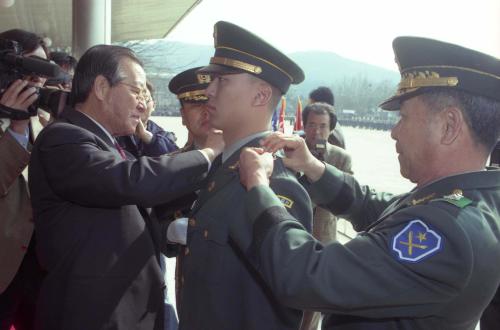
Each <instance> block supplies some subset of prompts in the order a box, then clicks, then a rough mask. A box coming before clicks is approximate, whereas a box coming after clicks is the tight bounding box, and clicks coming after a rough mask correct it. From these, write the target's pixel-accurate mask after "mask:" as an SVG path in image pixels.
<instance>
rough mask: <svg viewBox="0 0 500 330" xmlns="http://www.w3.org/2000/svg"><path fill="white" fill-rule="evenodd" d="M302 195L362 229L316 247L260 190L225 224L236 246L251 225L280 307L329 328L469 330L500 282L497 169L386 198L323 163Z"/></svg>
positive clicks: (254, 248)
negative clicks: (239, 216) (321, 317)
mask: <svg viewBox="0 0 500 330" xmlns="http://www.w3.org/2000/svg"><path fill="white" fill-rule="evenodd" d="M308 192H309V193H310V194H311V198H312V199H313V200H314V201H317V202H318V203H319V204H321V205H324V206H325V207H327V208H329V209H330V210H331V211H332V212H334V213H336V214H339V212H340V213H341V214H342V215H343V216H345V217H347V218H349V219H351V221H352V223H353V225H354V227H355V228H357V229H360V228H365V229H366V231H365V232H363V233H361V234H360V235H359V236H358V237H356V238H355V239H353V240H351V241H350V242H349V243H347V244H346V245H341V244H339V243H333V244H329V245H327V246H322V245H321V244H320V243H319V242H317V241H315V240H314V238H313V237H312V236H311V235H309V233H307V232H305V231H303V230H301V229H302V228H301V227H300V225H299V224H297V222H295V221H294V220H293V218H292V217H290V216H289V215H288V214H287V213H286V210H285V209H284V208H283V207H282V206H281V205H280V202H279V200H277V199H276V198H275V197H274V196H273V194H272V192H271V191H270V190H269V189H268V188H267V187H258V188H255V189H253V190H252V191H250V193H249V194H248V195H247V196H246V197H245V203H246V205H247V212H248V213H249V217H248V220H247V222H245V221H243V222H234V223H233V224H232V226H231V233H232V238H233V239H235V241H236V243H237V245H242V246H244V247H247V246H249V245H248V242H249V236H251V235H252V231H249V230H248V227H249V226H250V227H253V239H252V241H253V244H252V245H251V249H250V250H249V251H248V255H250V256H254V255H255V256H257V257H256V258H253V257H252V259H251V260H256V261H255V265H256V268H257V269H258V270H259V271H260V273H261V274H262V276H263V277H264V279H265V280H266V282H267V283H268V284H269V285H270V287H271V288H272V289H273V291H274V293H275V294H276V295H277V296H278V297H279V298H280V301H282V302H283V303H285V304H286V305H288V306H293V307H297V308H302V307H307V308H314V309H316V310H321V311H323V312H326V313H332V314H333V315H331V316H330V318H329V319H328V320H327V321H325V322H327V324H325V325H324V327H325V328H331V329H474V327H475V325H476V323H477V322H478V321H479V316H480V315H481V311H482V310H483V309H484V308H485V307H486V305H487V304H488V302H489V301H490V300H491V298H492V292H494V291H495V290H496V288H497V287H498V284H499V281H500V264H499V263H498V260H500V259H499V258H500V247H499V246H498V241H499V240H500V233H499V231H498V228H499V226H500V216H499V212H500V171H484V172H477V173H468V174H462V175H456V176H452V177H447V178H444V179H441V180H439V181H437V182H434V183H432V184H430V185H428V186H426V187H424V188H422V189H418V190H414V191H413V192H411V193H409V194H405V195H403V196H401V197H398V198H393V199H390V200H388V199H387V197H388V196H387V195H379V194H375V193H374V192H373V191H371V190H370V189H368V188H367V187H361V186H359V185H358V184H357V182H356V181H355V180H354V179H353V178H352V177H349V176H347V175H344V174H343V173H341V172H340V171H339V170H337V169H335V168H334V167H331V166H329V165H327V170H326V172H325V173H324V175H323V176H322V178H321V179H320V180H319V181H317V182H316V183H314V184H312V185H309V186H308ZM384 207H388V208H387V210H386V211H385V212H381V211H382V209H383V208H384ZM485 250H490V252H488V253H484V251H485ZM292 261H293V262H292ZM290 265H293V267H290Z"/></svg>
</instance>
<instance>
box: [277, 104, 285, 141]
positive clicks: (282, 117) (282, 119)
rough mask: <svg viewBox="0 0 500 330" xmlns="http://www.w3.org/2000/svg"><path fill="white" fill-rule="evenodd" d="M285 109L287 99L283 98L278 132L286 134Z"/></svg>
mask: <svg viewBox="0 0 500 330" xmlns="http://www.w3.org/2000/svg"><path fill="white" fill-rule="evenodd" d="M285 109H286V98H285V97H284V96H282V97H281V109H280V114H279V116H278V131H280V132H281V133H285Z"/></svg>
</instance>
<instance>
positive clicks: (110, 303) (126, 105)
mask: <svg viewBox="0 0 500 330" xmlns="http://www.w3.org/2000/svg"><path fill="white" fill-rule="evenodd" d="M145 87H146V75H145V73H144V70H143V67H142V64H141V62H140V60H139V59H138V58H137V57H136V55H135V54H134V53H133V52H132V51H131V50H129V49H127V48H124V47H119V46H109V45H99V46H95V47H92V48H90V49H89V50H88V51H87V52H86V53H85V54H84V55H83V57H82V58H81V59H80V62H79V63H78V66H77V68H76V72H75V77H74V81H73V90H72V100H73V105H74V110H70V109H68V110H66V111H65V113H64V114H63V115H62V116H61V117H62V118H61V120H60V121H57V122H55V123H53V124H51V125H50V126H48V127H47V128H46V129H45V130H44V131H42V133H41V134H40V135H39V138H38V140H37V142H36V143H35V146H34V150H33V153H32V157H31V163H30V180H29V182H30V190H31V194H32V204H33V210H34V216H35V227H36V230H37V238H38V246H37V250H38V255H39V257H40V261H41V263H42V264H43V266H44V267H46V268H47V270H48V275H47V277H46V279H45V281H44V283H43V285H42V290H41V293H40V299H39V304H38V306H37V307H38V311H37V326H38V329H47V330H48V329H51V330H56V329H72V330H75V329H162V327H163V324H162V323H163V315H162V309H163V295H164V290H163V288H164V286H165V284H164V280H163V276H162V272H161V269H160V263H159V257H160V253H161V252H162V251H163V250H164V249H165V247H166V241H167V239H166V228H165V225H164V224H162V223H159V222H158V221H157V220H156V219H155V218H154V217H151V216H150V213H149V211H148V209H146V207H150V206H154V205H155V204H159V203H161V202H165V201H168V200H170V199H173V198H176V197H179V196H181V195H183V194H186V193H187V192H189V191H193V190H195V189H198V188H199V186H200V181H201V179H202V178H203V176H204V174H205V173H206V172H207V170H208V168H209V164H210V162H211V161H212V160H213V159H214V158H215V156H217V154H218V153H220V150H221V148H222V144H223V143H222V140H221V139H220V137H218V136H215V135H213V136H212V141H211V143H208V145H211V146H213V147H207V148H205V149H202V150H199V151H192V152H187V153H182V154H178V155H175V156H160V157H156V158H147V157H140V158H138V159H131V158H129V159H127V157H126V155H125V154H124V151H123V150H122V149H120V148H119V147H115V146H117V145H118V144H117V143H116V140H115V138H114V136H119V135H127V134H132V133H133V132H134V131H135V129H136V126H137V124H138V122H139V120H140V115H141V113H142V112H143V111H145V104H144V102H145Z"/></svg>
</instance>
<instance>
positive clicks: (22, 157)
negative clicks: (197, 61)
mask: <svg viewBox="0 0 500 330" xmlns="http://www.w3.org/2000/svg"><path fill="white" fill-rule="evenodd" d="M0 39H7V40H11V41H15V42H17V43H18V44H19V45H20V47H21V49H22V52H21V55H20V56H24V57H29V58H34V57H36V59H39V60H41V61H42V60H47V61H48V60H52V61H53V62H54V63H57V65H58V66H59V67H60V68H61V70H62V72H64V74H61V75H59V76H57V77H46V76H43V75H41V74H36V73H32V74H30V75H25V76H22V77H20V78H19V79H15V80H14V81H13V82H11V83H10V85H8V87H7V88H5V90H2V91H0V93H1V97H0V106H1V107H2V108H5V109H7V110H8V111H11V112H10V113H17V116H16V117H15V116H11V117H10V118H0V121H1V122H0V123H1V129H0V154H1V157H0V330H9V329H11V327H15V329H16V330H31V329H40V330H58V329H61V330H63V329H64V330H67V329H70V330H77V329H82V330H88V329H144V330H146V329H148V330H152V329H154V330H172V329H178V328H179V329H190V330H192V329H194V330H197V329H249V330H250V329H255V330H257V329H258V330H261V329H273V330H275V329H301V330H315V329H318V328H319V327H321V328H322V329H345V330H348V329H450V330H451V329H454V330H469V329H471V330H472V329H475V327H476V325H477V324H478V323H479V321H480V320H481V329H482V330H485V329H486V330H489V329H498V328H499V326H500V320H499V315H500V311H499V306H498V299H499V296H498V294H497V291H498V288H499V284H500V266H499V265H498V263H497V262H496V261H497V260H499V258H500V245H499V240H500V170H498V168H497V167H495V166H492V167H488V166H487V165H488V164H489V163H490V165H498V157H497V156H498V155H497V153H496V152H497V151H496V150H497V147H495V146H496V145H497V143H498V141H499V139H500V94H499V93H498V91H499V90H500V60H499V59H497V58H494V57H492V56H489V55H486V54H483V53H480V52H477V51H474V50H471V49H467V48H464V47H461V46H458V45H453V44H449V43H445V42H441V41H437V40H432V39H426V38H420V37H399V38H396V39H395V40H394V42H393V48H394V52H395V56H396V61H397V62H398V65H399V69H400V72H401V82H400V84H399V86H398V89H397V91H396V92H395V94H394V96H393V97H391V98H389V99H388V100H385V101H383V102H382V104H381V107H382V108H383V109H385V110H388V111H399V113H400V119H399V121H398V123H397V125H396V126H395V127H394V128H393V129H392V131H391V137H392V138H393V139H394V140H395V141H396V149H397V152H398V160H399V164H400V171H401V175H402V176H403V177H404V178H406V179H408V180H410V181H411V182H413V183H415V185H416V186H415V188H414V189H413V190H411V191H410V192H408V193H405V194H402V195H397V196H395V195H392V194H390V193H387V192H377V191H375V190H373V189H370V187H368V186H364V185H361V184H360V183H358V182H357V180H356V179H355V173H353V171H352V160H351V156H350V155H349V153H348V151H347V150H346V138H345V136H344V134H343V132H342V129H341V127H340V125H338V123H337V116H336V113H335V104H334V100H335V99H334V95H333V93H332V91H331V90H330V89H328V88H326V87H319V88H317V89H315V90H313V91H312V92H311V94H310V95H309V98H310V99H309V104H308V105H307V106H306V107H305V108H304V111H303V114H302V115H303V123H304V136H303V137H302V136H297V135H285V134H282V133H277V132H271V131H270V127H271V119H272V116H273V112H274V111H275V109H276V107H277V105H278V103H279V101H280V99H281V97H282V96H283V95H284V94H286V93H287V91H288V89H289V87H290V85H291V84H299V83H301V82H302V81H303V80H304V79H305V74H307V73H304V72H303V70H302V69H301V68H300V67H299V66H298V65H297V64H296V63H295V62H294V61H293V60H291V59H290V58H289V57H288V56H286V55H285V54H283V53H282V52H281V51H279V50H278V49H276V48H275V47H274V46H273V45H271V44H269V43H268V42H266V41H265V40H263V39H261V38H260V37H259V36H257V35H255V34H253V33H252V32H250V31H247V30H245V29H243V28H241V27H240V26H238V25H235V24H233V23H229V22H225V21H219V22H217V23H216V24H215V26H214V45H215V46H214V48H215V49H214V55H213V57H211V59H210V61H209V63H207V65H206V66H204V67H196V68H190V69H188V70H185V71H183V72H180V73H179V74H178V75H176V76H175V77H173V78H172V80H171V81H170V84H169V86H168V89H169V90H170V92H171V93H173V94H175V95H176V96H177V98H178V100H179V107H180V113H181V116H182V124H183V125H184V126H185V127H186V129H187V131H188V141H187V143H186V145H184V146H182V147H179V146H178V145H177V144H176V137H175V135H174V134H173V133H171V132H168V131H166V130H164V129H163V128H161V127H160V126H158V125H157V124H156V123H154V122H153V121H152V120H151V118H150V117H151V114H152V113H153V111H154V108H155V99H154V86H152V84H151V83H150V82H149V81H148V79H147V75H146V73H145V71H144V66H143V64H142V62H141V60H140V58H139V57H138V56H137V54H135V53H134V52H133V51H132V50H130V49H128V48H126V47H122V46H113V45H96V46H93V47H91V48H90V49H88V50H87V51H86V52H85V53H84V54H83V55H82V57H81V58H80V59H79V60H77V59H75V58H74V57H72V56H71V55H70V54H66V53H62V52H52V53H51V52H50V51H49V50H48V49H47V47H46V46H45V44H44V42H43V39H42V38H41V37H40V36H38V35H37V34H35V33H32V32H28V31H24V30H18V29H14V30H9V31H5V32H3V33H0ZM47 78H48V79H47ZM44 85H50V86H52V87H51V88H56V89H60V90H63V91H65V92H67V93H68V94H69V97H68V101H67V104H65V109H64V111H63V112H61V113H59V112H51V115H52V117H51V118H50V119H48V118H47V117H46V116H45V115H43V116H36V111H35V112H34V113H33V106H35V105H36V101H37V98H38V97H39V92H38V91H39V89H40V88H43V87H44ZM157 88H162V87H161V86H157ZM35 107H36V106H35ZM35 110H36V109H35ZM12 111H14V112H12ZM27 113H30V114H31V117H30V116H28V115H26V114H27ZM7 117H8V116H7ZM20 118H22V119H20ZM37 127H38V129H37ZM337 217H342V218H345V219H347V220H348V221H350V222H351V223H352V225H353V227H354V228H355V229H356V231H358V232H359V234H358V236H356V237H355V238H353V239H352V240H351V241H349V242H348V243H346V244H344V245H343V244H340V243H339V242H338V241H337V240H336V221H337ZM165 256H167V257H175V258H177V264H176V275H175V278H176V281H175V282H176V287H175V288H167V287H166V284H165V271H166V264H165V259H164V258H165ZM166 290H175V293H176V295H175V296H176V301H175V302H174V301H169V300H168V299H167V298H166V297H167V295H166ZM174 304H175V305H176V308H174ZM176 310H177V313H176Z"/></svg>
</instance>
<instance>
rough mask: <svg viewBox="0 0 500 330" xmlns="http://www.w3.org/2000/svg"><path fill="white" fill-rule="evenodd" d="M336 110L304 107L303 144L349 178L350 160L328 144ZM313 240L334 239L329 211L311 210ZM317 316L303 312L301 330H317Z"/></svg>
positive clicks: (324, 105)
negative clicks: (312, 212)
mask: <svg viewBox="0 0 500 330" xmlns="http://www.w3.org/2000/svg"><path fill="white" fill-rule="evenodd" d="M334 111H335V109H334V108H333V106H331V105H330V104H328V103H324V102H316V103H311V104H309V105H307V106H306V107H305V108H304V110H303V112H302V121H303V123H304V132H305V140H306V144H307V146H308V148H309V150H310V151H311V153H312V154H313V155H314V156H315V157H316V158H318V159H319V160H322V161H324V162H325V163H328V164H330V165H333V166H335V167H336V168H338V169H339V170H341V171H344V172H346V173H349V174H352V173H353V172H352V170H351V156H349V154H348V153H347V152H346V151H345V150H344V149H342V148H341V147H338V146H336V145H333V144H330V143H329V142H328V136H329V135H330V132H331V131H333V129H334V128H335V126H336V124H337V116H336V115H335V112H334ZM313 211H314V216H313V236H314V237H315V238H316V239H318V240H319V241H321V242H322V243H323V244H328V243H330V242H332V241H335V240H336V239H337V218H336V217H335V216H334V215H333V214H332V213H331V212H330V211H328V210H326V209H324V208H321V207H319V206H316V207H314V210H313ZM320 318H321V317H320V313H319V312H312V311H305V312H304V319H303V321H302V325H301V328H300V329H301V330H307V329H317V328H318V324H319V319H320Z"/></svg>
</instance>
